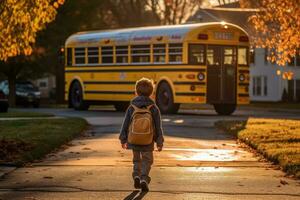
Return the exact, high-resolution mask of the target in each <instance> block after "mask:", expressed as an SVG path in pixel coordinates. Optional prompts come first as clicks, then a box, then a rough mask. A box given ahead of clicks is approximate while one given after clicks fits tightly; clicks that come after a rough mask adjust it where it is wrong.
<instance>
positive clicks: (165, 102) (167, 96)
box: [156, 82, 180, 114]
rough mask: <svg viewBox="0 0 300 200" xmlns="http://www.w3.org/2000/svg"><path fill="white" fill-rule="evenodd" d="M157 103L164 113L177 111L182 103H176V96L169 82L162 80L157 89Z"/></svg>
mask: <svg viewBox="0 0 300 200" xmlns="http://www.w3.org/2000/svg"><path fill="white" fill-rule="evenodd" d="M156 103H157V106H158V107H159V109H160V112H161V113H163V114H167V113H177V111H178V110H179V106H180V104H178V103H174V97H173V92H172V89H171V87H170V86H169V84H168V83H166V82H162V83H160V84H159V85H158V88H157V91H156Z"/></svg>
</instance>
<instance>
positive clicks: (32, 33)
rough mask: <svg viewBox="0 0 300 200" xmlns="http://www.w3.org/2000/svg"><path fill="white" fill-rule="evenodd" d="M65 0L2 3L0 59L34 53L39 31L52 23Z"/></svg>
mask: <svg viewBox="0 0 300 200" xmlns="http://www.w3.org/2000/svg"><path fill="white" fill-rule="evenodd" d="M63 3H64V0H57V1H56V0H55V1H54V0H2V2H1V13H0V60H3V61H6V60H7V59H8V58H9V57H14V56H17V55H26V56H28V55H30V54H32V45H33V44H34V43H35V38H36V35H37V32H38V31H40V30H42V29H43V28H44V27H45V25H46V24H48V23H49V22H51V21H53V20H54V19H55V16H56V9H57V8H58V7H59V6H60V5H62V4H63Z"/></svg>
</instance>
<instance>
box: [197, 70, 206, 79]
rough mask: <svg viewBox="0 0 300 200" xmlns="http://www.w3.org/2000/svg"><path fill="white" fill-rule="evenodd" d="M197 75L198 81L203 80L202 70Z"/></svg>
mask: <svg viewBox="0 0 300 200" xmlns="http://www.w3.org/2000/svg"><path fill="white" fill-rule="evenodd" d="M197 77H198V79H199V81H203V80H204V79H205V75H204V74H203V73H202V72H200V73H199V74H198V76H197Z"/></svg>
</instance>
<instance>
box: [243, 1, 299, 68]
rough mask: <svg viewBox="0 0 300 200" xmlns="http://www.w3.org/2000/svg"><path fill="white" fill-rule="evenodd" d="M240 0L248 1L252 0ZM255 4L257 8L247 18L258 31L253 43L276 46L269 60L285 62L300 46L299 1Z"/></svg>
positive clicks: (261, 45)
mask: <svg viewBox="0 0 300 200" xmlns="http://www.w3.org/2000/svg"><path fill="white" fill-rule="evenodd" d="M241 2H242V4H244V5H246V4H247V5H249V4H251V3H252V2H254V1H253V0H242V1H241ZM256 5H257V4H256ZM257 6H258V7H259V10H260V12H258V13H256V14H255V15H254V16H252V17H250V18H249V21H250V22H251V23H252V24H253V25H254V28H255V29H256V31H257V34H256V35H255V36H254V41H255V44H256V46H258V47H266V48H269V49H272V50H275V53H274V54H273V55H270V56H269V60H271V61H275V62H276V63H277V64H278V65H282V66H284V65H286V63H287V62H289V61H290V60H291V58H292V57H294V56H295V52H296V49H297V48H300V1H299V0H280V1H278V0H263V1H260V3H259V5H257Z"/></svg>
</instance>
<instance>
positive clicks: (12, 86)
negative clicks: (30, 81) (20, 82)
mask: <svg viewBox="0 0 300 200" xmlns="http://www.w3.org/2000/svg"><path fill="white" fill-rule="evenodd" d="M8 88H9V95H8V103H9V106H10V107H11V108H13V107H15V106H16V76H13V75H12V76H8Z"/></svg>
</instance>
